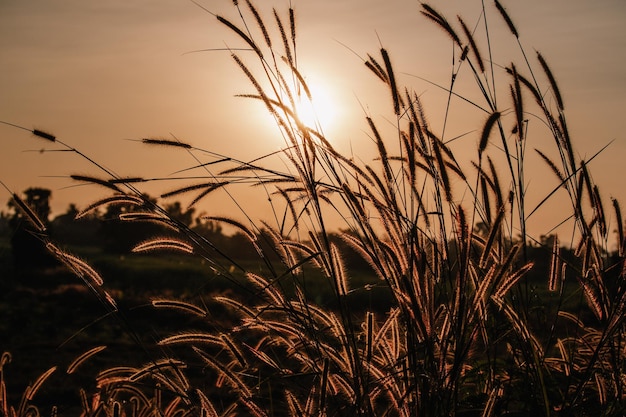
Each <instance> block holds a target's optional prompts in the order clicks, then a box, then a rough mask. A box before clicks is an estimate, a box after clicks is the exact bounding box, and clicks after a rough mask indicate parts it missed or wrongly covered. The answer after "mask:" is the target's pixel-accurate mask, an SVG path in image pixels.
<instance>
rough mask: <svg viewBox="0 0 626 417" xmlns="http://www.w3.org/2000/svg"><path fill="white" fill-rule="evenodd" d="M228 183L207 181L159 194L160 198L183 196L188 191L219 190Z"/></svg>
mask: <svg viewBox="0 0 626 417" xmlns="http://www.w3.org/2000/svg"><path fill="white" fill-rule="evenodd" d="M229 183H230V182H229V181H217V182H216V181H209V182H203V183H201V184H194V185H188V186H185V187H182V188H177V189H176V190H172V191H168V192H166V193H163V194H161V198H168V197H173V196H175V195H179V194H185V193H188V192H190V191H196V190H204V191H207V190H208V191H209V192H210V191H214V190H217V189H218V188H221V187H223V186H225V185H227V184H229Z"/></svg>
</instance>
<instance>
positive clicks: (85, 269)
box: [46, 242, 104, 287]
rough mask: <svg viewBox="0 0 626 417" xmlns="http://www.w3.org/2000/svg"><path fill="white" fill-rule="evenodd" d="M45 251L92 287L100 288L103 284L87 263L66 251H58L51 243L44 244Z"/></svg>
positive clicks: (98, 275)
mask: <svg viewBox="0 0 626 417" xmlns="http://www.w3.org/2000/svg"><path fill="white" fill-rule="evenodd" d="M46 249H48V251H49V252H50V253H51V254H52V255H53V256H54V257H55V258H57V259H58V260H59V261H61V262H62V263H63V264H64V265H65V266H67V267H68V268H69V269H70V270H71V271H72V272H74V273H75V274H76V275H77V276H78V277H80V278H83V279H85V280H87V282H89V284H91V285H93V286H94V287H100V286H102V284H103V283H104V280H103V279H102V277H101V276H100V274H99V273H98V272H96V270H95V269H93V268H92V267H91V265H89V264H88V263H87V262H85V261H83V260H82V259H80V258H78V257H77V256H74V255H72V254H70V253H67V252H66V251H63V250H61V249H59V248H58V247H57V246H56V245H54V244H53V243H51V242H48V243H47V244H46Z"/></svg>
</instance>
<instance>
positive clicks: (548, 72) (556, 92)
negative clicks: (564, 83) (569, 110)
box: [537, 52, 564, 111]
mask: <svg viewBox="0 0 626 417" xmlns="http://www.w3.org/2000/svg"><path fill="white" fill-rule="evenodd" d="M537 59H538V60H539V63H540V64H541V68H543V71H544V72H545V73H546V76H547V77H548V81H550V87H551V88H552V93H553V94H554V98H556V102H557V104H558V106H559V110H561V111H563V110H564V107H563V97H562V96H561V91H560V90H559V86H558V85H557V83H556V78H554V74H552V71H551V70H550V67H549V66H548V63H547V62H546V60H545V58H544V57H543V55H541V53H540V52H537Z"/></svg>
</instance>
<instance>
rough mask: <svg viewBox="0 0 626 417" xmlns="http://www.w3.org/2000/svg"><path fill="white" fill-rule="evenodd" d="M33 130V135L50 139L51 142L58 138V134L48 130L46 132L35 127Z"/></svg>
mask: <svg viewBox="0 0 626 417" xmlns="http://www.w3.org/2000/svg"><path fill="white" fill-rule="evenodd" d="M32 132H33V135H35V136H37V137H40V138H42V139H45V140H48V141H50V142H56V140H57V138H56V136H54V135H53V134H50V133H48V132H44V131H43V130H39V129H33V130H32Z"/></svg>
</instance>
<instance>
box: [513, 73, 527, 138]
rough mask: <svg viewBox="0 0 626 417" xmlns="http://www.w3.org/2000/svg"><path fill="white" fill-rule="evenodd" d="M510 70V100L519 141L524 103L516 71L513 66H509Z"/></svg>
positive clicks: (521, 136)
mask: <svg viewBox="0 0 626 417" xmlns="http://www.w3.org/2000/svg"><path fill="white" fill-rule="evenodd" d="M511 70H512V71H513V85H512V86H511V98H512V100H513V107H514V108H515V116H516V121H517V126H516V130H517V136H518V138H519V140H522V139H524V101H523V98H522V89H521V88H520V83H519V77H518V76H517V69H516V68H515V64H511Z"/></svg>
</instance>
